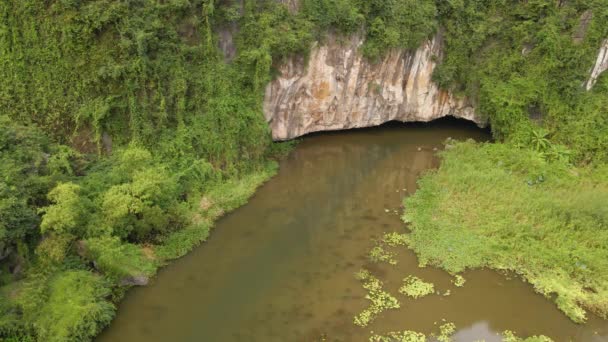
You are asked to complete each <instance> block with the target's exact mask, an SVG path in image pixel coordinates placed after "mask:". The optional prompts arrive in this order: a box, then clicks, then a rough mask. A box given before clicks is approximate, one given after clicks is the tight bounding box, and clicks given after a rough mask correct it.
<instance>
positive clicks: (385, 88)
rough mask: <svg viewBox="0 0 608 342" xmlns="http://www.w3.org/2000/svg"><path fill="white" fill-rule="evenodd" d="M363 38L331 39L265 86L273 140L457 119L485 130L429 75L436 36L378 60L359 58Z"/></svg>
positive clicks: (438, 48) (463, 102)
mask: <svg viewBox="0 0 608 342" xmlns="http://www.w3.org/2000/svg"><path fill="white" fill-rule="evenodd" d="M362 43H363V40H362V39H361V37H358V36H352V37H350V38H348V39H346V41H344V39H343V40H339V39H338V38H336V37H334V36H329V37H328V39H327V42H326V43H324V44H322V45H316V46H314V47H313V49H312V51H311V54H310V59H309V61H308V64H307V65H306V63H305V62H304V60H303V59H302V58H292V59H291V60H289V61H288V62H286V63H285V64H283V65H281V66H280V67H279V69H280V72H281V76H280V77H278V78H277V79H276V80H274V81H273V82H271V83H270V84H269V85H268V87H267V88H266V95H265V101H264V112H265V116H266V119H267V121H268V122H269V125H270V127H271V129H272V136H273V139H275V140H287V139H292V138H295V137H298V136H301V135H304V134H307V133H310V132H316V131H328V130H340V129H349V128H357V127H370V126H377V125H380V124H382V123H385V122H388V121H392V120H397V121H403V122H411V121H425V122H426V121H431V120H434V119H437V118H440V117H444V116H448V115H451V116H455V117H459V118H464V119H467V120H471V121H474V122H476V123H477V124H479V125H484V124H485V121H484V120H483V119H482V117H481V116H479V115H477V113H476V112H475V109H474V107H473V104H472V103H471V101H469V100H468V99H466V98H458V97H456V96H454V95H453V94H451V93H449V92H446V91H444V90H440V89H439V88H438V87H437V86H436V85H435V84H434V83H433V82H432V81H431V75H432V73H433V70H434V69H435V66H436V63H437V62H436V61H437V60H438V59H439V58H440V57H441V52H442V39H441V35H440V34H438V35H436V36H435V37H434V38H433V39H431V40H429V41H426V42H425V43H424V44H422V46H421V47H420V48H419V49H418V50H416V51H405V50H393V51H390V52H389V53H388V54H387V55H386V56H385V57H384V59H383V60H381V61H379V62H378V63H371V62H369V61H367V60H366V59H365V58H363V57H362V56H361V54H360V53H359V52H358V51H359V46H360V45H361V44H362Z"/></svg>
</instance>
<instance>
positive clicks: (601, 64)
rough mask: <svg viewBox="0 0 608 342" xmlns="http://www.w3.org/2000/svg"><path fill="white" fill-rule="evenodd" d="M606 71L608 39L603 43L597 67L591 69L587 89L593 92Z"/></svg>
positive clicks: (607, 65)
mask: <svg viewBox="0 0 608 342" xmlns="http://www.w3.org/2000/svg"><path fill="white" fill-rule="evenodd" d="M606 70H608V39H604V42H603V43H602V47H601V48H600V52H599V53H598V55H597V59H596V61H595V65H594V66H593V69H591V75H590V76H589V80H587V82H586V83H585V88H586V89H587V90H591V88H593V86H594V85H595V82H596V81H597V78H598V77H600V74H601V73H603V72H604V71H606Z"/></svg>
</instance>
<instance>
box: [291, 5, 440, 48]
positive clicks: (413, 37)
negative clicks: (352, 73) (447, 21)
mask: <svg viewBox="0 0 608 342" xmlns="http://www.w3.org/2000/svg"><path fill="white" fill-rule="evenodd" d="M302 12H303V13H304V15H306V16H307V17H308V18H309V19H310V20H311V21H313V22H314V23H315V24H316V27H318V28H321V29H328V28H337V29H338V30H339V31H340V32H342V33H354V32H358V31H360V30H361V29H363V28H365V37H366V39H365V42H364V44H363V46H362V48H361V49H362V50H361V52H362V53H363V55H364V56H367V57H369V58H372V59H378V58H380V57H381V56H382V54H383V53H384V52H386V51H387V50H388V49H390V48H407V49H415V48H417V47H418V45H419V44H420V43H421V42H422V41H423V40H424V39H426V38H428V37H429V36H430V35H431V34H432V33H434V32H435V30H436V29H437V16H436V14H437V13H436V12H437V8H436V5H435V1H432V0H423V1H420V0H400V1H386V0H371V1H370V0H304V1H302Z"/></svg>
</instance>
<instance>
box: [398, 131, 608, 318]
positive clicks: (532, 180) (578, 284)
mask: <svg viewBox="0 0 608 342" xmlns="http://www.w3.org/2000/svg"><path fill="white" fill-rule="evenodd" d="M442 157H443V162H442V164H441V167H440V168H439V169H438V170H436V171H433V172H430V173H429V174H427V175H425V176H424V177H423V178H421V179H420V181H419V189H418V191H417V192H416V193H415V194H414V195H413V196H411V197H409V198H407V199H405V201H404V204H405V214H404V216H403V220H404V221H405V222H409V223H410V224H409V228H410V230H411V233H410V234H409V238H408V239H407V242H408V245H409V247H410V248H412V249H413V250H414V251H415V252H416V253H417V255H418V256H419V259H420V263H421V264H423V265H424V264H432V265H436V266H439V267H441V268H443V269H445V270H447V271H448V272H450V273H459V272H461V271H463V270H465V269H467V268H482V267H487V268H492V269H496V270H504V271H512V272H516V273H517V274H519V275H521V277H522V278H523V279H525V280H526V281H528V282H529V283H531V284H532V285H533V286H534V288H535V290H536V291H537V292H539V293H541V294H543V295H545V296H546V297H548V298H551V299H553V300H554V301H555V303H556V304H557V305H558V307H559V308H560V309H561V310H562V311H563V312H564V313H565V314H566V315H568V317H570V318H571V319H572V320H573V321H575V322H584V321H585V319H586V310H590V311H592V312H593V313H595V314H597V315H599V316H601V317H604V318H606V317H608V247H607V246H608V207H606V205H605V204H606V203H608V171H607V170H608V169H607V168H606V167H603V168H602V167H597V168H592V167H590V166H588V167H580V168H576V167H573V166H570V165H568V164H567V163H566V162H564V161H552V162H550V161H547V160H546V159H545V158H544V156H543V155H542V154H541V153H538V152H534V151H531V150H527V149H519V148H516V147H514V146H510V145H507V144H499V143H497V144H476V143H473V142H462V143H456V144H455V145H452V146H448V150H447V151H445V152H443V153H442Z"/></svg>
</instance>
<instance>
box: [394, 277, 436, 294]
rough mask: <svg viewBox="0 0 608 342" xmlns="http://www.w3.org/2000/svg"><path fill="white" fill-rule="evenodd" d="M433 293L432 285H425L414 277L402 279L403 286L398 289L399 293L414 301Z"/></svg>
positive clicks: (425, 283) (433, 287)
mask: <svg viewBox="0 0 608 342" xmlns="http://www.w3.org/2000/svg"><path fill="white" fill-rule="evenodd" d="M434 291H435V285H433V283H427V282H425V281H423V280H422V279H420V278H418V277H416V276H412V275H410V276H407V277H406V278H405V279H403V286H401V287H400V288H399V293H402V294H404V295H406V296H409V297H412V298H414V299H417V298H420V297H424V296H426V295H429V294H431V293H433V292H434Z"/></svg>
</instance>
